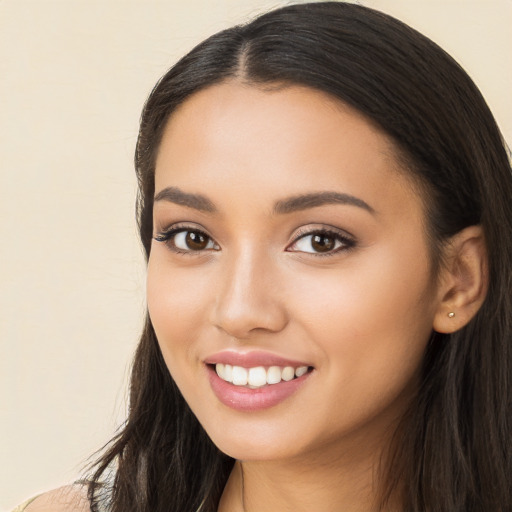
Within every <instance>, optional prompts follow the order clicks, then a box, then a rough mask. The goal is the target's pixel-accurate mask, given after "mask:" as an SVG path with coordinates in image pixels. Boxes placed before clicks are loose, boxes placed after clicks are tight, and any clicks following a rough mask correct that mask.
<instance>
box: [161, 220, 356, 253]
mask: <svg viewBox="0 0 512 512" xmlns="http://www.w3.org/2000/svg"><path fill="white" fill-rule="evenodd" d="M187 232H189V233H196V234H198V235H200V236H202V237H204V238H206V239H207V240H208V241H209V242H212V243H214V244H215V245H216V247H218V245H217V243H216V242H215V241H214V240H213V238H211V237H210V236H209V235H208V234H206V233H205V232H204V231H202V230H201V229H197V228H194V227H192V226H174V227H171V228H169V229H167V230H165V231H162V232H161V233H158V234H157V235H156V236H154V239H155V240H156V241H157V242H163V243H165V244H166V245H167V246H168V247H169V249H171V250H172V251H173V252H175V253H177V254H185V255H188V256H193V255H199V254H200V253H203V252H205V251H211V250H219V249H217V248H213V249H212V248H210V249H198V250H194V249H189V250H184V249H180V248H179V247H176V244H175V242H174V237H175V236H176V235H178V234H180V233H187ZM315 235H319V236H322V237H328V238H333V239H334V243H335V244H336V243H339V244H340V245H339V246H338V247H335V248H334V249H333V250H328V251H326V252H325V253H322V252H315V251H311V252H309V251H293V250H290V247H293V246H294V245H296V244H297V243H299V242H300V241H301V240H303V239H305V238H306V237H308V236H309V237H313V236H315ZM355 246H356V241H355V240H354V238H352V237H350V236H348V235H347V234H345V233H342V232H340V231H336V230H334V229H325V228H323V229H322V228H321V229H311V230H307V229H304V230H302V231H299V232H298V233H297V234H296V236H295V238H294V240H293V241H292V243H291V244H289V245H288V246H287V248H286V251H287V252H301V253H304V254H312V255H313V256H315V257H326V256H333V255H335V254H337V253H338V252H341V251H348V250H350V249H353V248H354V247H355Z"/></svg>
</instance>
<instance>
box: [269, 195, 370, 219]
mask: <svg viewBox="0 0 512 512" xmlns="http://www.w3.org/2000/svg"><path fill="white" fill-rule="evenodd" d="M327 204H346V205H350V206H357V207H359V208H363V209H364V210H367V211H368V212H370V213H375V210H374V209H373V208H372V207H371V206H370V205H369V204H368V203H366V202H364V201H363V200H362V199H359V198H358V197H355V196H352V195H350V194H342V193H340V192H330V191H327V192H314V193H311V194H301V195H298V196H294V197H290V198H288V199H283V200H281V201H277V203H276V204H275V205H274V213H276V214H286V213H293V212H296V211H299V210H307V209H308V208H315V207H317V206H324V205H327Z"/></svg>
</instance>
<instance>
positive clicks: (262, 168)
mask: <svg viewBox="0 0 512 512" xmlns="http://www.w3.org/2000/svg"><path fill="white" fill-rule="evenodd" d="M167 187H174V188H177V189H179V190H180V191H182V192H185V193H187V194H201V195H202V196H205V198H206V199H207V200H208V201H209V203H210V204H211V205H213V207H214V209H215V212H213V213H212V212H205V211H201V210H199V209H197V208H195V207H191V206H184V205H182V204H176V203H175V202H173V201H170V200H165V199H162V200H159V201H156V202H155V207H154V225H155V236H158V234H159V233H162V232H165V231H166V230H168V229H169V227H178V228H182V232H181V233H180V235H175V236H174V237H173V238H171V239H170V240H167V241H165V242H163V241H154V242H153V245H152V250H151V256H150V260H149V267H148V289H147V290H148V291H147V293H148V307H149V312H150V316H151V319H152V322H153V325H154V327H155V331H156V333H157V337H158V339H159V342H160V346H161V348H162V352H163V355H164V358H165V360H166V363H167V365H168V367H169V370H170V372H171V374H172V375H173V377H174V379H175V381H176V382H177V384H178V386H179V387H180V389H181V391H182V393H183V395H184V397H185V399H186V400H187V402H188V403H189V405H190V406H191V408H192V410H193V411H194V413H195V414H196V415H197V417H198V419H199V421H200V422H201V423H202V425H203V427H204V428H205V429H206V431H207V433H208V434H209V435H210V437H211V438H212V440H213V441H214V442H215V443H216V444H217V446H218V447H219V448H220V449H221V450H222V451H224V452H225V453H227V454H229V455H230V456H232V457H234V458H236V459H237V460H238V461H243V462H237V465H236V467H235V470H234V471H233V473H232V475H231V478H230V480H229V482H228V485H227V487H226V490H225V492H224V495H223V498H222V501H221V505H220V508H219V510H220V511H221V512H227V511H230V512H235V511H238V510H240V511H241V510H245V512H251V511H258V512H273V511H280V512H283V511H292V510H293V511H295V512H296V511H311V510H315V511H317V512H327V511H334V510H346V511H354V512H355V511H359V510H360V511H363V510H364V511H369V510H372V507H373V502H374V497H375V496H374V493H375V484H376V482H375V479H374V477H375V470H376V467H377V464H378V460H379V457H380V455H381V453H382V452H383V450H385V448H386V446H387V443H388V441H389V435H390V432H392V431H393V428H394V426H395V425H396V422H397V420H398V418H400V416H401V414H403V411H404V408H405V406H406V403H407V400H408V399H409V398H410V397H411V396H412V395H413V393H414V389H415V385H416V382H417V375H418V368H419V365H420V363H421V360H422V357H423V353H424V349H425V346H426V343H427V342H428V339H429V337H430V335H431V332H432V330H433V329H437V330H441V331H442V330H444V331H447V332H449V331H450V330H455V329H457V328H460V327H461V326H462V325H463V324H464V323H465V322H466V321H468V320H469V318H470V317H471V316H472V314H473V313H474V312H475V311H476V310H477V309H478V307H479V304H480V302H481V292H482V289H483V285H482V284H481V283H482V282H483V278H482V275H483V273H484V272H483V271H484V266H483V264H482V263H481V262H482V261H483V255H484V251H483V242H482V237H481V233H480V230H479V228H476V227H475V228H469V229H468V230H467V231H466V232H464V233H463V234H461V235H460V237H459V238H458V239H457V243H456V244H455V243H454V244H453V246H450V247H449V248H448V249H447V254H446V256H447V260H448V261H449V262H451V261H455V260H457V261H458V257H457V258H456V257H455V256H456V255H457V254H459V253H462V252H464V254H466V253H467V254H469V256H468V257H467V258H466V260H467V261H470V262H473V261H474V260H475V261H476V263H475V264H473V263H467V262H466V263H467V264H466V263H465V264H464V265H462V266H463V267H464V269H465V270H464V271H463V272H458V273H456V275H455V276H454V277H453V276H452V273H450V272H449V271H448V270H446V271H445V272H444V273H443V274H442V275H441V276H440V279H439V280H436V279H434V276H433V272H432V266H431V262H430V257H429V249H428V246H427V240H426V235H425V227H424V225H425V218H424V213H423V212H424V208H423V202H422V199H421V196H420V194H419V193H418V192H417V191H416V190H415V188H414V186H413V184H412V182H411V180H410V179H409V178H408V177H407V174H406V173H405V172H404V171H403V170H401V169H400V167H399V165H398V163H397V160H396V159H395V158H394V156H393V145H392V143H391V141H390V140H389V139H388V137H386V136H385V134H383V133H382V132H381V131H380V130H379V129H377V128H376V127H374V126H373V125H372V124H370V123H369V122H368V121H366V120H365V119H364V118H363V117H362V116H361V115H359V114H358V113H356V112H354V111H353V110H351V109H349V108H348V107H346V106H345V105H343V104H341V103H339V102H337V101H336V100H333V99H331V98H329V97H327V96H326V95H324V94H322V93H320V92H316V91H313V90H311V89H307V88H300V87H286V88H281V89H277V90H273V91H271V90H262V89H259V88H256V87H251V86H248V85H243V84H240V83H237V82H228V83H223V84H221V85H217V86H213V87H210V88H208V89H206V90H204V91H202V92H199V93H198V94H196V95H194V96H192V97H191V98H190V99H188V100H187V101H186V102H185V103H184V104H183V105H182V106H181V107H180V108H179V109H178V111H177V112H176V113H175V114H174V115H173V116H172V118H171V120H170V121H169V123H168V125H167V127H166V130H165V132H164V136H163V140H162V143H161V147H160V150H159V154H158V158H157V164H156V187H155V189H156V194H158V193H159V192H160V191H162V190H164V189H166V188H167ZM323 191H329V192H336V193H339V194H349V195H350V196H352V197H355V198H357V199H358V200H361V201H364V203H365V204H366V205H367V206H368V208H366V207H362V206H361V204H354V203H351V204H340V203H328V204H322V205H315V206H312V207H306V208H301V209H300V210H296V211H292V212H288V213H276V212H275V211H274V210H275V206H276V204H278V203H279V202H283V201H286V200H287V199H289V198H294V197H297V196H300V195H304V194H310V193H317V192H323ZM319 232H320V233H323V234H324V236H327V237H328V242H329V243H330V244H331V245H332V247H333V249H332V250H327V251H324V249H323V248H320V249H321V250H319V247H318V246H315V244H314V243H313V238H312V233H319ZM191 233H192V234H195V235H197V233H202V235H203V236H204V238H203V246H197V245H194V244H191V245H190V240H189V241H188V242H187V236H189V235H190V234H191ZM325 233H327V235H325ZM459 267H460V265H459ZM467 269H470V270H467ZM475 274H476V277H474V275H475ZM463 276H466V277H463ZM468 276H469V277H468ZM471 286H473V288H474V290H476V291H474V290H473V288H471ZM468 287H469V288H471V290H472V291H470V292H469V295H470V296H471V297H468V292H467V289H468ZM456 288H457V292H456ZM478 290H479V291H480V294H479V293H478ZM463 292H464V293H466V298H465V299H464V297H463V295H464V293H463ZM457 293H458V294H457ZM466 303H468V304H472V306H468V307H467V309H464V308H465V305H466ZM455 307H458V311H457V315H456V316H455V317H454V318H449V317H448V316H447V315H448V312H449V311H451V310H452V309H453V308H455ZM448 320H449V321H448ZM225 349H230V350H235V351H240V352H250V351H253V350H264V351H268V352H270V353H275V354H278V355H280V356H283V357H290V358H293V359H297V360H300V361H307V362H308V364H309V365H311V366H312V367H313V368H314V370H313V373H312V374H311V376H310V377H309V379H308V381H307V383H306V384H304V385H303V386H302V387H301V388H300V389H299V390H298V391H297V392H296V393H295V394H294V395H292V396H291V397H289V398H288V399H286V400H285V401H284V402H282V403H280V404H278V405H277V406H275V407H271V408H269V409H265V410H263V411H256V412H247V411H243V412H241V411H238V410H234V409H231V408H230V407H228V406H226V405H224V404H222V403H220V402H219V400H217V398H216V397H215V395H214V394H213V392H212V390H211V388H210V385H209V382H208V379H207V378H206V376H205V371H204V366H205V365H204V359H205V358H206V357H208V356H209V355H211V354H212V353H215V352H217V351H220V350H225ZM241 468H243V475H244V493H243V496H242V492H241V489H242V481H241V475H242V471H241Z"/></svg>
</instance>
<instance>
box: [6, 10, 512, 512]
mask: <svg viewBox="0 0 512 512" xmlns="http://www.w3.org/2000/svg"><path fill="white" fill-rule="evenodd" d="M284 3H286V2H278V1H257V0H215V1H213V0H212V1H207V0H181V1H176V0H168V1H155V0H137V1H128V0H126V1H116V0H101V1H99V0H61V1H50V0H39V1H37V0H34V1H28V0H3V1H0V287H1V293H0V510H9V509H10V508H12V507H14V506H15V505H16V504H17V503H19V502H21V501H22V500H23V499H25V498H27V497H29V496H31V495H34V494H36V493H38V492H41V491H43V490H46V489H50V488H53V487H56V486H58V485H60V484H63V483H66V482H69V481H72V480H73V478H75V477H76V476H78V475H79V473H80V468H81V466H82V464H83V463H84V462H85V460H86V458H87V456H89V455H91V454H92V453H93V452H94V450H96V449H98V448H100V447H101V446H102V445H103V443H105V442H106V441H107V440H108V439H109V438H110V437H111V435H112V434H113V432H114V429H115V427H116V425H118V424H119V423H120V422H121V421H122V419H123V417H124V414H125V398H126V388H127V375H128V371H129V364H130V359H131V355H132V353H133V350H134V347H135V344H136V342H137V338H138V335H139V331H140V329H141V325H142V319H143V315H144V308H145V305H144V304H145V302H144V277H145V276H144V273H145V270H144V263H143V258H142V251H141V249H140V246H139V242H138V239H137V236H136V228H135V221H134V200H135V190H136V183H135V177H134V173H133V166H132V154H133V150H134V145H135V140H136V135H137V128H138V118H139V114H140V110H141V107H142V104H143V102H144V100H145V98H146V97H147V94H148V93H149V91H150V89H151V88H152V86H153V84H154V83H155V82H156V80H157V79H158V78H159V77H160V76H161V75H162V74H163V73H164V71H165V70H166V69H167V68H168V67H169V66H170V65H171V64H172V63H173V62H175V61H176V59H177V58H178V57H179V56H181V55H182V54H184V53H185V52H186V51H187V50H189V49H191V48H192V47H193V46H194V45H195V44H196V43H198V42H199V41H200V40H202V39H203V38H205V37H206V36H208V35H210V34H211V33H213V32H216V31H217V30H219V29H221V28H224V27H227V26H229V25H232V24H234V23H238V22H241V21H244V20H246V19H248V18H249V17H251V16H252V15H254V14H257V13H260V12H263V11H265V10H268V9H269V8H270V7H273V6H277V5H282V4H284ZM360 3H363V4H365V5H369V6H372V7H376V8H379V9H381V10H383V11H385V12H388V13H390V14H392V15H395V16H396V17H398V18H400V19H402V20H404V21H406V22H408V23H410V24H411V25H412V26H414V27H415V28H417V29H419V30H420V31H422V32H424V33H425V34H426V35H428V36H430V37H431V38H432V39H434V40H435V41H436V42H438V43H439V44H440V45H441V46H443V47H444V48H445V49H446V50H447V51H448V52H449V53H451V54H452V55H453V56H454V57H455V58H456V59H457V60H458V61H459V62H460V63H461V64H462V66H463V67H464V68H465V69H466V70H467V71H468V72H469V74H470V75H471V76H472V77H473V79H474V80H475V82H476V83H477V85H478V86H479V87H480V88H481V90H482V92H483V94H484V96H485V97H486V98H487V100H488V103H489V105H490V107H491V109H492V110H493V112H494V114H495V116H496V117H497V120H498V122H499V124H500V126H501V128H502V130H503V132H504V135H505V137H506V140H508V141H509V143H510V142H511V141H512V106H511V102H510V91H512V63H511V58H510V48H511V42H512V36H511V31H510V27H511V25H512V2H511V1H510V0H501V1H498V0H496V1H489V0H480V1H468V0H463V1H455V0H452V1H450V0H445V1H436V0H421V1H420V0H417V1H414V0H402V1H400V0H381V1H377V0H375V1H371V0H368V1H364V2H360Z"/></svg>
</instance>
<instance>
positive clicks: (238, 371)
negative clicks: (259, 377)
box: [233, 366, 248, 386]
mask: <svg viewBox="0 0 512 512" xmlns="http://www.w3.org/2000/svg"><path fill="white" fill-rule="evenodd" d="M247 373H248V372H247V369H245V368H242V367H241V366H233V384H234V385H235V386H245V385H246V384H247Z"/></svg>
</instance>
